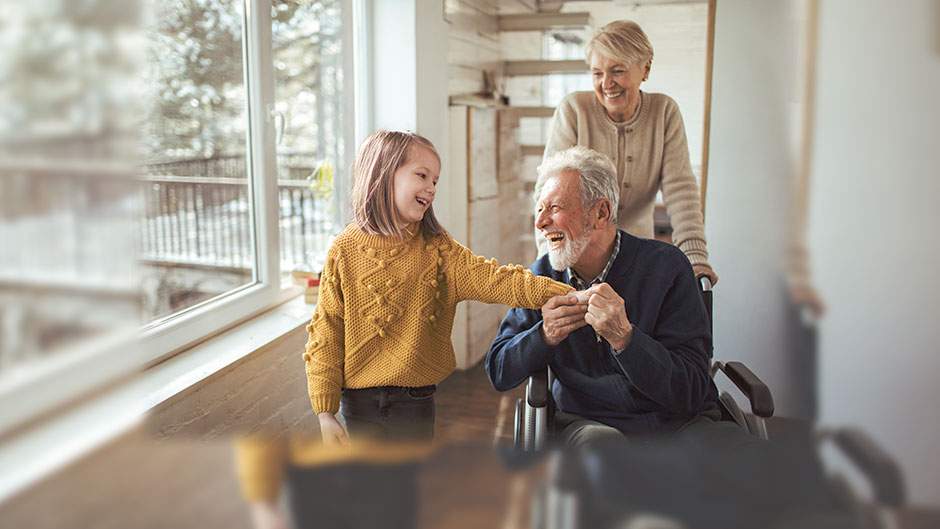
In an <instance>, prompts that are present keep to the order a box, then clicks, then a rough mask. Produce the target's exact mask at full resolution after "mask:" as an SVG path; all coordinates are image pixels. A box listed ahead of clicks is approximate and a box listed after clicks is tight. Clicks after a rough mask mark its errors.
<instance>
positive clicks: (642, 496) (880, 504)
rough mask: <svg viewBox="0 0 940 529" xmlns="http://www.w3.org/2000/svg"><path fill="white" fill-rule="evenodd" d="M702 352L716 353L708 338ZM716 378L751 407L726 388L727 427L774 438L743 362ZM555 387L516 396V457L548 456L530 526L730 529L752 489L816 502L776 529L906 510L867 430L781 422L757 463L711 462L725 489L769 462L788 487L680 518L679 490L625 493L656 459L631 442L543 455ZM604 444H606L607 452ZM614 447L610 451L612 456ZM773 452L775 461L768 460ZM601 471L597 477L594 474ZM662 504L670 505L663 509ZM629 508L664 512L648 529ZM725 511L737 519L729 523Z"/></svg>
mask: <svg viewBox="0 0 940 529" xmlns="http://www.w3.org/2000/svg"><path fill="white" fill-rule="evenodd" d="M699 286H700V287H701V294H702V297H703V301H704V303H705V307H706V311H707V314H708V318H709V327H710V330H711V328H712V321H713V319H712V315H713V299H712V294H713V293H712V289H711V284H710V283H709V281H708V280H707V278H702V279H701V280H700V283H699ZM706 347H707V348H708V352H709V353H710V354H711V353H712V351H713V344H712V342H711V340H709V342H708V343H707V344H706ZM710 372H711V376H712V377H713V378H714V377H716V376H717V374H718V373H723V374H724V376H726V377H727V378H728V379H729V380H730V381H731V382H732V383H733V384H734V386H736V387H737V388H738V389H739V390H740V391H741V392H742V393H743V394H744V395H745V396H746V398H747V400H748V402H749V405H750V413H745V412H744V410H742V409H741V407H740V406H739V405H738V404H737V402H736V400H735V399H734V397H733V396H732V395H731V394H729V393H728V392H727V391H722V392H721V393H720V395H719V401H718V405H719V408H720V411H721V416H722V421H730V422H733V423H734V424H736V425H737V426H738V427H740V428H741V429H742V430H743V431H745V432H748V433H749V434H751V435H753V436H754V438H755V441H756V440H757V439H760V440H764V441H769V440H770V434H769V432H768V426H767V420H768V419H770V418H771V417H773V413H774V402H773V397H772V395H771V392H770V389H769V388H768V387H767V385H766V384H765V383H764V382H763V381H761V380H760V378H758V377H757V376H756V375H755V374H754V373H753V372H752V371H751V370H750V369H748V368H747V367H746V366H745V365H744V364H742V363H740V362H733V361H732V362H720V361H717V360H716V361H713V362H712V366H711V370H710ZM551 383H552V374H551V370H550V369H546V371H545V372H544V373H539V374H537V375H533V376H532V377H530V378H529V380H528V383H527V384H526V392H525V398H522V399H517V401H516V408H515V420H514V432H513V450H514V451H516V452H517V453H519V454H531V455H533V456H535V457H538V456H537V455H536V454H538V453H541V454H546V453H547V454H548V456H549V461H548V462H549V464H548V476H547V478H548V481H547V483H545V486H544V489H543V490H541V492H540V493H539V494H537V495H536V496H535V497H533V504H532V511H531V512H532V516H533V518H532V520H531V527H533V528H548V527H556V528H563V529H576V528H580V527H690V526H692V527H699V526H709V523H707V521H706V520H698V522H701V523H692V524H691V525H690V524H688V523H687V522H689V520H690V519H694V517H696V516H702V513H705V515H710V516H712V517H713V518H712V519H711V521H712V522H715V524H717V525H715V526H717V527H732V526H734V524H733V523H732V522H733V521H734V520H736V519H741V518H740V517H741V516H742V515H743V514H745V511H746V509H747V508H748V507H749V506H748V504H747V502H746V501H744V500H740V497H741V496H745V497H750V498H752V499H753V497H754V495H755V494H758V495H759V492H754V489H755V488H756V489H760V488H765V489H767V490H766V492H765V494H764V496H767V497H770V498H771V500H770V501H771V502H772V503H776V504H780V503H785V502H786V501H787V500H786V497H787V496H794V497H793V499H792V502H793V504H799V503H801V502H811V503H812V505H811V506H807V507H810V509H811V511H813V510H815V515H817V516H816V517H815V518H813V517H809V518H797V519H794V520H792V521H791V522H790V523H785V524H779V525H776V527H801V528H810V527H825V528H827V529H828V528H830V527H865V528H868V527H871V528H880V527H891V526H893V524H892V522H891V513H892V512H896V511H898V510H899V509H902V508H903V507H905V505H906V497H907V492H906V487H905V483H904V479H903V474H902V472H901V470H900V467H899V465H898V464H897V463H896V461H895V460H894V459H893V458H892V457H891V456H890V455H889V454H888V453H887V452H885V451H884V450H883V449H882V448H881V447H880V446H878V445H877V443H876V442H875V441H874V440H873V439H872V438H871V437H870V436H868V435H867V434H866V433H865V432H864V431H862V430H860V429H857V428H850V427H846V428H819V427H815V426H814V425H812V424H811V423H806V424H805V425H803V424H800V425H797V424H783V425H781V424H780V423H779V422H778V423H777V426H775V428H774V429H773V432H774V440H773V441H772V442H770V443H761V442H759V441H757V444H756V445H754V448H755V449H756V450H758V451H759V452H758V456H756V457H755V456H754V454H751V457H747V455H746V454H745V457H743V458H742V457H741V455H742V454H741V453H740V452H738V451H733V452H732V453H728V454H724V455H722V454H721V453H720V451H716V452H710V453H709V457H708V458H705V460H706V461H708V464H710V465H713V467H712V468H714V467H720V468H722V469H723V470H722V472H723V474H722V478H723V479H719V480H718V481H721V482H723V483H725V485H724V486H727V484H728V479H727V474H724V472H726V470H725V469H731V468H734V467H736V466H737V467H738V468H740V469H744V471H745V472H746V473H747V474H746V475H747V476H748V477H753V475H752V474H750V472H751V470H753V469H754V468H755V467H760V466H763V465H765V464H767V461H768V460H776V461H777V463H778V464H777V467H778V469H790V468H791V467H792V468H793V469H794V473H793V474H790V476H791V477H792V476H797V477H796V478H794V479H792V480H790V481H789V482H787V483H788V486H779V487H776V488H774V487H773V486H772V485H770V486H768V484H767V483H764V482H756V483H753V482H752V481H744V483H745V486H747V487H749V489H751V492H752V494H750V495H748V494H743V495H740V494H735V492H733V491H731V490H728V491H723V494H719V495H718V496H719V497H722V496H723V497H724V498H726V499H728V502H727V503H725V504H720V503H719V504H718V505H716V506H714V508H712V506H711V505H708V506H705V507H703V506H702V505H693V506H692V507H694V508H692V507H690V508H689V509H687V510H686V512H682V509H681V507H682V501H680V500H679V499H678V498H676V497H675V496H674V495H673V494H674V493H670V494H657V490H658V489H657V488H656V486H655V483H651V482H650V481H644V480H638V481H639V482H638V483H637V484H636V487H635V488H634V489H631V490H630V491H629V493H628V491H627V490H626V489H625V485H626V483H627V482H626V481H621V480H619V479H618V478H619V476H624V475H625V476H632V477H636V476H637V472H638V471H640V470H642V468H643V467H644V465H649V464H650V461H655V460H656V458H655V457H654V458H650V457H648V454H645V453H639V454H637V453H635V452H634V453H632V455H631V450H634V451H635V450H642V448H639V449H638V448H637V447H636V446H635V445H634V446H633V447H632V448H629V446H630V445H618V444H616V441H611V440H610V439H608V440H606V441H602V442H601V443H599V444H595V445H594V446H591V447H586V448H582V449H581V450H580V451H574V452H572V451H564V450H560V451H559V450H555V451H552V452H551V453H548V451H546V450H544V449H545V448H546V447H547V443H548V441H549V437H550V435H551V434H552V433H553V432H552V426H553V415H554V402H553V401H552V397H551V390H550V388H551ZM779 421H786V419H780V420H779ZM605 443H607V445H608V446H607V447H606V448H607V450H606V453H605V446H604V444H605ZM827 444H831V445H832V446H833V448H834V449H835V451H836V452H838V453H840V454H841V455H842V456H843V457H844V459H845V460H847V461H848V463H849V465H850V466H851V467H853V468H854V469H855V470H856V471H857V474H858V475H860V476H861V477H862V478H863V479H864V480H865V481H866V482H867V484H868V490H869V491H870V494H871V498H870V499H863V498H862V497H861V496H860V495H859V494H858V493H857V492H856V489H855V488H853V487H852V485H851V484H850V482H849V480H848V479H847V478H846V477H845V475H844V474H843V473H841V472H839V471H836V472H833V471H831V470H830V469H827V468H826V464H825V463H824V461H823V457H822V455H821V454H822V451H823V448H824V447H825V445H827ZM611 448H613V450H610V449H611ZM768 455H769V456H771V457H767V456H768ZM721 457H725V459H724V460H721V461H720V463H721V464H720V465H719V464H718V463H719V461H716V459H717V458H721ZM598 462H601V463H602V464H598ZM598 469H600V471H601V472H600V474H598V473H597V471H598ZM591 470H593V471H594V473H595V475H594V476H592V477H590V478H589V477H588V476H587V474H589V473H590V471H591ZM657 470H658V469H657ZM605 471H606V472H607V473H606V474H605V473H604V472H605ZM649 475H652V476H658V477H660V478H661V479H662V480H663V482H664V483H667V484H668V487H669V490H672V491H674V490H676V485H677V483H676V482H674V481H672V479H673V476H670V475H669V474H668V468H667V469H666V472H663V473H660V472H658V471H657V472H652V473H650V474H649ZM611 477H613V480H611ZM682 477H684V476H682V475H681V474H680V475H679V476H678V478H680V479H681V478H682ZM655 479H656V478H655V477H654V480H655ZM752 483H753V488H751V484H752ZM679 488H681V487H679ZM659 492H661V491H659ZM662 498H666V500H667V501H665V502H661V501H662ZM808 498H811V499H809V500H808ZM644 500H648V503H644ZM741 501H744V503H741ZM754 505H757V503H755V504H754ZM760 505H761V509H763V508H765V507H766V504H760ZM628 506H629V507H630V508H632V509H633V510H634V511H637V510H639V511H640V514H641V515H642V514H643V512H644V511H645V512H646V513H654V512H656V511H657V510H659V514H660V515H662V516H660V517H658V518H657V517H655V516H654V517H653V518H649V519H648V520H647V521H649V522H650V524H649V525H646V524H644V523H642V522H643V517H642V516H639V517H637V515H636V513H634V514H629V513H628V510H629V509H628V508H627V507H628ZM695 509H698V510H695ZM729 512H732V513H734V514H733V515H732V516H730V517H729V516H728V513H729ZM755 512H757V511H755ZM794 512H799V511H794ZM811 514H812V512H811ZM630 516H632V518H630ZM630 520H632V523H630ZM625 522H626V523H625ZM728 524H730V525H728ZM745 526H747V525H745Z"/></svg>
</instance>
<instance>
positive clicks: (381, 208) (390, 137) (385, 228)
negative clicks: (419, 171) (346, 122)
mask: <svg viewBox="0 0 940 529" xmlns="http://www.w3.org/2000/svg"><path fill="white" fill-rule="evenodd" d="M417 148H425V149H428V150H429V151H431V152H432V153H433V154H434V156H435V158H437V161H438V163H440V161H441V156H440V155H439V154H438V153H437V149H435V148H434V144H433V143H431V142H430V140H428V139H427V138H425V137H424V136H421V135H419V134H415V133H413V132H402V131H390V130H378V131H375V132H373V133H372V134H370V135H369V137H368V138H366V139H365V141H363V142H362V145H360V146H359V152H358V153H356V161H355V162H354V163H353V178H354V181H353V190H352V209H353V219H354V220H355V222H356V224H357V225H358V226H359V228H360V229H362V230H363V231H365V232H366V233H371V234H374V235H386V236H390V237H403V236H404V235H405V232H404V230H403V229H402V228H401V225H402V218H401V215H400V214H399V213H398V208H397V207H395V185H394V176H395V171H397V170H398V168H399V167H401V166H402V165H404V164H405V163H406V162H407V161H408V156H409V155H410V153H411V152H413V151H412V150H413V149H417ZM420 230H421V232H422V233H423V234H424V235H425V236H433V235H438V234H440V233H444V232H445V231H444V227H443V226H441V224H440V222H438V221H437V217H435V216H434V207H433V205H432V206H431V207H429V208H428V210H427V211H426V212H425V213H424V217H423V218H422V219H421V224H420Z"/></svg>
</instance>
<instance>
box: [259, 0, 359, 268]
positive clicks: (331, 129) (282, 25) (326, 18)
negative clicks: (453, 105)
mask: <svg viewBox="0 0 940 529" xmlns="http://www.w3.org/2000/svg"><path fill="white" fill-rule="evenodd" d="M271 18H272V33H273V40H274V76H275V77H274V78H275V94H276V95H275V97H276V110H277V112H278V113H277V123H276V124H277V129H278V135H277V137H278V140H277V165H278V180H279V183H278V195H279V202H280V226H281V228H280V231H281V269H282V270H283V271H284V272H285V274H287V273H289V272H290V271H292V270H308V269H310V270H317V271H318V270H319V269H320V268H322V265H323V260H324V257H325V255H326V250H327V249H328V248H329V243H330V240H331V238H332V235H333V234H335V233H336V232H337V231H338V229H340V228H341V226H340V225H339V221H338V219H339V215H340V211H339V204H338V199H337V193H335V192H334V191H335V189H336V186H337V183H338V182H343V181H345V179H346V159H345V146H344V144H343V130H344V129H345V124H344V119H345V118H344V115H345V114H344V108H343V53H344V50H343V47H342V44H343V42H342V31H343V27H342V2H341V1H340V0H323V1H313V2H311V1H306V0H275V1H274V2H273V3H272V17H271Z"/></svg>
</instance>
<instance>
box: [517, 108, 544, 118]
mask: <svg viewBox="0 0 940 529" xmlns="http://www.w3.org/2000/svg"><path fill="white" fill-rule="evenodd" d="M509 110H511V111H512V112H513V113H515V114H516V117H519V118H550V117H552V116H554V115H555V107H509Z"/></svg>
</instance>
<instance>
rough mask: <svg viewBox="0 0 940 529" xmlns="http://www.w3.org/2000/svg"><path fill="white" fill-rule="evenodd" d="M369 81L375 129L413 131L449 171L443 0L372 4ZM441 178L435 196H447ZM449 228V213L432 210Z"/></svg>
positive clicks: (379, 0) (374, 1) (375, 1)
mask: <svg viewBox="0 0 940 529" xmlns="http://www.w3.org/2000/svg"><path fill="white" fill-rule="evenodd" d="M371 8H372V11H371V12H372V17H373V18H372V28H373V34H372V39H373V40H372V46H371V50H372V55H371V60H372V67H371V75H372V79H371V80H370V85H371V102H372V112H373V118H372V121H371V126H372V127H373V130H374V129H379V128H386V129H393V130H411V131H414V132H417V133H418V134H421V135H423V136H425V137H427V138H428V139H429V140H431V142H432V143H433V144H434V146H435V147H437V150H438V152H439V153H440V155H441V159H442V160H443V161H444V167H447V164H446V161H447V160H448V153H447V148H448V140H447V136H448V120H447V116H448V114H447V83H448V77H447V51H448V42H447V39H448V26H447V23H446V22H445V21H444V8H443V3H442V1H441V0H372V4H371ZM448 185H450V184H449V183H448V182H447V180H446V174H442V178H441V181H440V184H439V193H440V194H446V193H447V192H448ZM435 211H436V213H437V215H438V218H439V219H440V220H441V222H442V223H444V226H445V227H446V226H447V225H448V212H447V211H446V210H439V209H438V208H435Z"/></svg>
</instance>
